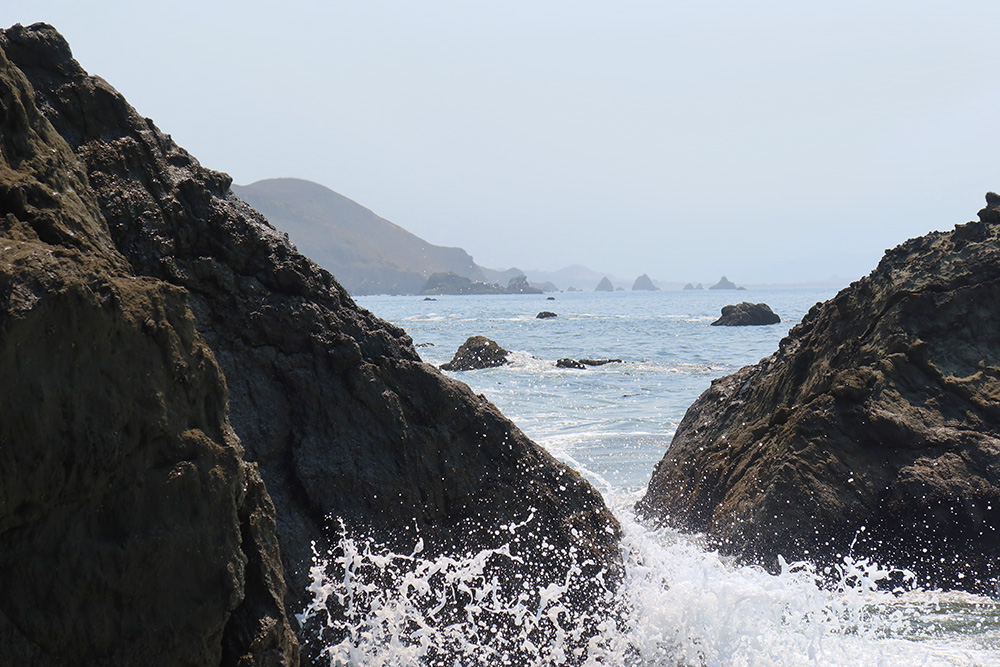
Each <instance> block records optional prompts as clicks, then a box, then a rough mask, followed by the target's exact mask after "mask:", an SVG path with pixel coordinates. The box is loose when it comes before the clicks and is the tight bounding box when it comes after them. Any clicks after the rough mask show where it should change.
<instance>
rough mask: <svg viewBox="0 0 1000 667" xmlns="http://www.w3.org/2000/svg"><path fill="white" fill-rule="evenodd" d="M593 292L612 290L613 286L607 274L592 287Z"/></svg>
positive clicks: (613, 289)
mask: <svg viewBox="0 0 1000 667" xmlns="http://www.w3.org/2000/svg"><path fill="white" fill-rule="evenodd" d="M594 291H595V292H614V291H615V286H614V285H612V284H611V281H610V280H608V277H607V276H604V277H603V278H601V282H599V283H597V287H595V288H594Z"/></svg>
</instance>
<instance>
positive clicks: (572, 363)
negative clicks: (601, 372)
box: [556, 359, 587, 369]
mask: <svg viewBox="0 0 1000 667" xmlns="http://www.w3.org/2000/svg"><path fill="white" fill-rule="evenodd" d="M556 366H558V367H559V368H578V369H585V368H587V366H586V364H582V363H580V362H579V361H577V360H575V359H559V360H558V361H556Z"/></svg>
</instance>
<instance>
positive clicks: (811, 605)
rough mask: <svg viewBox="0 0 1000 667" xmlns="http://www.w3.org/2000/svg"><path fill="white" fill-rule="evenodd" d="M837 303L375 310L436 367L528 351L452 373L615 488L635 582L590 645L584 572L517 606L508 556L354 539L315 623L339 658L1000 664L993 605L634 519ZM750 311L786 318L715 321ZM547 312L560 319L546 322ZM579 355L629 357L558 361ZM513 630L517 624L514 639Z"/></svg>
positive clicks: (659, 297) (393, 303) (575, 300)
mask: <svg viewBox="0 0 1000 667" xmlns="http://www.w3.org/2000/svg"><path fill="white" fill-rule="evenodd" d="M833 293H834V291H833V290H769V291H764V290H755V291H746V292H742V291H741V292H710V291H705V292H655V293H634V292H617V293H592V292H588V293H579V292H578V293H559V294H556V295H554V296H555V300H554V301H553V300H548V299H547V298H546V295H514V296H440V297H436V299H437V300H436V301H425V300H424V299H423V297H415V296H405V297H387V296H385V297H365V298H361V299H359V300H358V301H359V303H360V304H361V305H362V306H364V307H366V308H368V309H370V310H371V311H373V312H374V313H375V314H376V315H379V316H380V317H382V318H384V319H386V320H389V321H391V322H393V323H395V324H397V325H399V326H401V327H403V328H404V329H406V331H407V332H408V333H409V334H410V335H411V336H412V337H413V340H414V342H415V343H416V344H417V345H418V346H419V348H418V349H419V351H420V353H421V355H422V357H423V358H424V360H425V361H428V362H430V363H433V364H435V365H440V364H442V363H444V362H446V361H448V360H450V359H451V356H452V355H453V354H454V352H455V350H457V349H458V346H459V345H460V344H461V343H462V342H464V341H465V339H466V338H467V337H469V336H472V335H477V334H481V335H485V336H488V337H490V338H492V339H494V340H496V341H497V342H498V343H499V344H500V345H502V346H503V347H505V348H507V349H509V350H512V351H513V352H514V355H513V360H514V363H513V364H512V365H510V366H506V367H503V368H497V369H489V370H480V371H467V372H463V373H454V374H453V375H454V376H455V377H458V378H460V379H461V380H462V381H464V382H466V383H468V384H469V385H470V386H471V387H472V388H473V389H474V390H475V391H476V392H477V393H483V394H485V395H486V396H487V397H488V398H489V399H490V400H491V401H493V402H494V403H495V404H496V405H497V406H498V407H499V408H500V409H501V410H502V411H503V412H504V414H506V415H507V416H508V417H509V418H511V419H512V420H513V421H514V422H515V423H516V424H517V425H518V426H519V427H520V428H521V429H522V430H524V431H525V432H526V433H527V435H528V436H529V437H531V438H532V439H533V440H535V441H536V442H538V443H539V444H541V445H542V446H544V447H546V448H547V449H548V450H549V451H550V452H551V453H553V454H554V455H555V456H557V457H558V458H560V459H562V460H564V461H566V462H567V463H569V464H570V465H571V466H572V467H574V468H575V469H577V470H580V471H581V472H583V473H584V474H585V475H586V476H587V477H588V478H589V479H590V481H591V482H592V483H593V484H594V485H595V486H596V487H597V488H598V489H600V490H601V492H602V493H603V494H604V498H605V501H606V502H607V503H608V504H609V506H611V507H612V509H613V510H614V511H615V513H616V515H617V516H618V518H619V521H620V522H621V523H622V525H623V527H624V529H625V540H624V542H623V555H624V559H625V563H626V578H625V582H624V585H622V586H621V587H620V588H618V589H617V590H616V591H615V593H614V596H613V599H609V601H608V606H609V607H613V608H614V609H616V610H617V612H618V613H617V614H616V615H615V616H614V617H613V618H612V617H607V618H595V619H591V620H592V625H594V626H596V627H597V628H598V631H597V632H596V633H595V634H594V636H592V637H590V638H589V640H587V641H585V642H583V643H581V642H580V641H576V640H577V639H578V637H574V636H573V635H572V633H573V632H574V630H573V627H574V624H569V623H563V622H562V620H563V616H561V615H560V614H563V613H565V608H564V607H563V606H562V603H561V600H560V596H561V594H562V593H563V592H564V590H565V589H566V588H568V587H572V586H573V584H574V582H573V581H572V580H571V579H572V577H571V579H570V580H567V581H566V582H564V583H565V585H564V586H559V585H555V584H553V585H552V586H549V587H548V588H546V589H544V590H541V591H533V592H532V593H533V595H531V596H526V595H522V596H521V597H520V598H514V599H507V598H505V597H504V594H503V592H502V591H501V590H500V588H499V587H497V586H496V585H495V582H492V581H491V580H490V578H489V576H488V574H486V572H487V571H488V570H487V568H486V563H487V562H489V560H490V559H503V558H508V557H509V556H508V555H507V554H505V553H504V552H503V550H500V551H499V552H498V551H489V552H482V553H480V554H473V555H470V556H469V557H468V558H462V559H448V558H443V559H423V558H421V555H420V553H419V552H415V553H412V554H389V553H384V552H382V551H380V550H379V549H377V548H376V547H373V546H371V545H367V544H365V543H362V542H358V541H355V540H354V539H352V537H351V536H347V535H345V536H344V539H343V540H342V541H341V544H340V549H339V550H338V551H337V553H335V554H317V559H316V563H317V567H316V569H315V573H316V576H315V582H314V586H313V594H314V597H315V600H316V603H315V606H314V608H313V609H312V610H311V611H310V612H309V615H310V616H311V618H312V620H313V622H316V621H317V620H318V621H319V622H321V623H323V622H327V621H329V623H330V625H331V628H330V629H331V634H330V636H331V637H334V638H335V639H331V640H330V642H329V644H328V645H327V646H326V655H327V656H328V657H329V659H330V662H331V664H333V665H351V664H356V665H414V664H428V665H431V664H434V665H449V666H451V665H503V664H511V665H521V664H533V665H558V664H565V663H570V662H572V663H576V664H585V665H630V666H631V665H634V666H636V667H638V666H652V665H892V666H894V667H896V666H903V665H994V664H1000V607H998V604H997V602H996V601H994V600H991V599H988V598H980V597H974V596H971V595H967V594H964V593H954V592H940V591H923V590H915V589H913V588H912V587H910V588H907V589H905V590H900V589H897V590H895V591H887V590H882V589H881V588H880V587H879V586H878V583H879V581H880V580H882V579H884V578H885V577H886V575H887V574H888V573H887V572H885V571H883V570H882V569H881V568H880V567H879V566H878V565H877V564H875V563H868V562H865V561H852V560H849V559H848V560H845V562H844V563H843V565H842V567H841V568H840V569H839V571H838V572H837V573H835V574H836V576H834V577H833V580H834V581H836V582H838V583H836V584H833V585H831V584H829V583H826V584H821V583H820V578H819V577H818V576H817V575H816V573H814V572H813V571H812V570H811V569H810V567H809V566H808V565H807V564H792V565H788V566H787V567H786V568H785V571H783V572H782V573H781V574H778V575H770V574H767V573H765V572H763V571H761V570H759V569H756V568H748V567H734V566H733V565H732V563H730V562H727V561H726V560H725V559H723V558H720V557H719V556H718V555H717V554H715V553H713V552H711V551H707V550H705V549H703V548H702V547H700V546H699V543H698V540H697V538H696V537H689V536H684V535H679V534H677V533H674V532H672V531H668V530H656V531H654V530H651V529H649V528H648V527H647V526H643V525H641V524H640V523H639V522H637V521H636V519H635V517H634V515H633V512H632V506H633V504H634V503H635V502H636V501H637V500H638V499H639V498H640V497H641V495H642V493H643V492H644V490H645V486H646V484H647V482H648V481H649V477H650V475H651V473H652V470H653V466H654V464H655V463H656V462H657V461H659V459H660V458H662V456H663V454H664V452H665V451H666V448H667V446H668V445H669V443H670V439H671V437H672V436H673V433H674V431H675V429H676V428H677V425H678V424H679V423H680V420H681V418H682V417H683V415H684V412H685V410H686V409H687V407H688V406H689V405H690V404H691V403H692V402H693V401H694V400H695V398H697V396H698V395H699V394H700V393H701V392H702V391H703V390H704V389H706V388H707V387H708V385H709V383H710V382H711V380H712V379H713V378H715V377H719V376H722V375H725V374H727V373H730V372H732V371H734V370H736V369H737V368H740V367H741V366H744V365H746V364H749V363H754V362H756V361H757V360H759V359H760V358H762V357H764V356H767V355H769V354H770V353H771V352H773V351H774V350H775V349H777V345H778V342H779V340H780V339H781V338H782V337H783V336H784V335H785V334H786V333H787V331H788V329H789V328H790V327H791V326H792V325H793V324H795V323H796V322H798V321H799V320H800V319H801V318H802V316H803V315H804V314H805V313H806V312H807V311H808V309H809V308H810V307H811V306H812V305H813V304H814V303H816V302H817V301H822V300H825V299H827V298H829V297H830V296H832V295H833ZM741 300H748V301H754V302H760V301H763V302H766V303H768V304H769V305H770V306H771V307H772V308H773V309H774V311H775V312H777V313H778V314H779V315H780V316H781V317H782V323H781V324H779V325H773V326H766V327H712V326H709V323H710V322H711V321H713V320H714V319H715V318H716V317H718V314H719V310H720V308H721V307H722V306H723V305H726V304H727V303H735V302H736V301H741ZM541 310H550V311H553V312H555V313H557V315H558V317H556V318H554V319H547V320H539V319H536V317H535V315H536V314H537V313H538V312H539V311H541ZM563 357H570V358H574V359H579V358H592V359H598V358H617V359H622V360H623V363H620V364H618V363H614V364H608V365H604V366H599V367H591V368H588V369H587V370H571V369H560V368H557V367H556V366H555V361H556V360H557V359H560V358H563ZM519 530H530V526H528V525H525V526H522V527H520V528H519ZM331 572H335V573H336V576H332V575H331V574H330V573H331ZM376 572H377V573H378V576H377V577H376V576H373V573H376ZM829 580H830V579H829V577H825V578H824V581H827V582H829ZM609 597H610V595H609ZM456 599H461V600H465V601H467V602H466V603H463V605H462V612H461V614H460V615H459V616H458V617H455V616H450V617H448V618H444V617H443V616H441V615H440V614H444V613H445V612H443V611H442V610H443V609H445V608H447V607H448V604H449V601H454V600H456ZM328 600H336V601H337V603H338V605H339V606H341V607H345V608H346V609H347V610H348V615H347V618H346V619H345V620H335V619H328V618H327V617H326V616H325V615H324V611H323V610H324V605H325V602H326V601H328ZM576 620H579V619H576ZM498 625H499V626H501V627H514V628H516V629H517V631H515V632H513V633H511V632H510V631H507V630H504V631H497V630H496V628H497V627H498ZM575 625H577V626H578V625H580V624H579V623H577V624H575ZM564 626H565V627H564ZM576 632H579V630H576Z"/></svg>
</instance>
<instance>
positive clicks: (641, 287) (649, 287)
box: [632, 273, 660, 292]
mask: <svg viewBox="0 0 1000 667" xmlns="http://www.w3.org/2000/svg"><path fill="white" fill-rule="evenodd" d="M632 291H633V292H637V291H645V292H659V291H660V288H659V287H657V286H656V285H654V284H653V281H652V280H650V278H649V276H647V275H646V274H645V273H644V274H642V275H641V276H639V277H638V278H636V279H635V282H634V283H632Z"/></svg>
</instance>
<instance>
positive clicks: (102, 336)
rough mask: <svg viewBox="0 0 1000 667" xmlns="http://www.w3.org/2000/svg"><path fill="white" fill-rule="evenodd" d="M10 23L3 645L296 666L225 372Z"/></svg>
mask: <svg viewBox="0 0 1000 667" xmlns="http://www.w3.org/2000/svg"><path fill="white" fill-rule="evenodd" d="M18 33H19V31H18V30H12V31H10V33H8V34H7V35H4V36H2V37H0V374H2V375H0V377H3V379H4V382H3V384H2V385H0V387H2V388H0V655H2V656H3V662H4V664H32V665H64V664H142V663H144V662H148V663H149V664H163V663H164V662H169V663H172V664H190V665H218V664H222V663H226V664H237V663H240V664H245V665H251V664H252V665H272V664H286V665H287V664H295V663H296V662H297V650H298V649H297V643H296V640H295V637H294V635H292V633H291V631H290V628H289V625H288V623H287V619H286V616H285V612H284V608H283V597H284V595H285V588H284V582H283V574H282V569H281V557H280V553H279V552H278V548H277V544H276V539H275V516H274V507H273V505H272V504H271V501H270V499H269V498H268V496H267V494H266V492H265V491H264V490H263V485H262V482H261V480H260V477H259V475H258V473H257V469H256V467H255V466H253V465H249V464H247V463H245V462H244V461H243V459H242V449H241V447H240V444H239V441H238V439H237V438H236V436H235V435H234V433H233V431H232V429H231V428H230V425H229V423H228V421H227V419H226V387H225V382H224V379H223V376H222V372H221V370H220V369H219V367H218V365H217V363H216V361H215V358H214V356H213V354H212V352H211V350H210V349H209V348H208V347H207V345H206V344H205V343H204V341H203V339H202V337H201V336H200V335H199V334H198V331H197V329H196V326H195V319H194V316H193V315H192V313H191V310H190V309H189V307H188V304H187V294H186V292H185V291H184V290H183V289H180V288H178V287H176V286H173V285H171V284H169V283H166V282H164V281H161V280H157V279H155V278H148V277H136V276H134V275H133V274H132V270H131V267H130V266H129V263H128V261H127V260H126V259H125V258H124V257H123V256H122V255H121V254H120V253H118V252H117V251H116V250H115V248H114V245H113V242H112V236H111V234H110V233H109V230H108V228H107V225H106V223H105V220H104V218H103V217H102V215H101V213H100V207H99V205H98V202H97V201H96V199H95V198H94V197H93V193H92V192H91V190H90V187H89V184H88V179H87V175H86V173H85V172H84V170H83V168H82V166H81V164H80V162H79V160H78V159H77V157H76V156H75V155H74V154H73V153H72V151H71V150H70V148H69V147H68V146H67V144H66V143H65V141H63V139H62V138H61V137H60V136H59V135H58V133H57V132H56V131H54V129H53V128H52V126H51V125H50V124H49V122H48V121H47V120H46V119H45V118H44V117H43V115H42V114H41V113H40V112H39V110H38V108H37V106H36V103H37V101H38V100H37V97H36V95H35V91H33V90H32V88H31V86H30V85H29V83H28V82H27V81H26V79H25V78H24V76H23V74H22V72H21V71H19V69H18V68H17V67H16V66H15V65H14V64H12V63H11V62H10V60H9V59H8V55H9V52H10V50H11V49H10V41H9V37H14V38H15V39H16V38H17V35H18ZM39 37H40V38H41V44H40V46H42V47H44V48H46V49H52V50H54V51H55V52H56V53H61V52H63V51H62V47H61V44H60V42H59V40H55V39H52V38H50V35H48V34H45V33H42V34H40V35H39ZM15 50H16V49H15ZM66 52H67V53H68V51H66Z"/></svg>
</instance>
